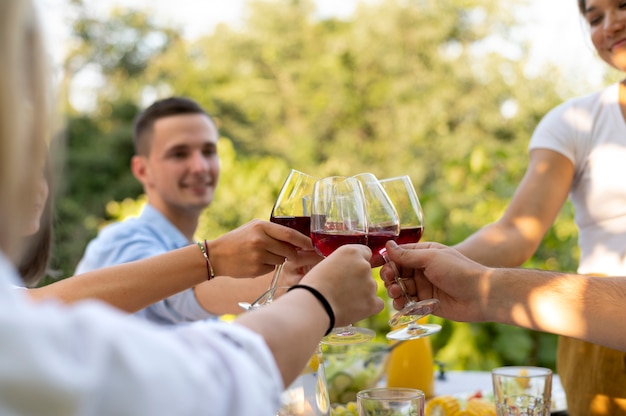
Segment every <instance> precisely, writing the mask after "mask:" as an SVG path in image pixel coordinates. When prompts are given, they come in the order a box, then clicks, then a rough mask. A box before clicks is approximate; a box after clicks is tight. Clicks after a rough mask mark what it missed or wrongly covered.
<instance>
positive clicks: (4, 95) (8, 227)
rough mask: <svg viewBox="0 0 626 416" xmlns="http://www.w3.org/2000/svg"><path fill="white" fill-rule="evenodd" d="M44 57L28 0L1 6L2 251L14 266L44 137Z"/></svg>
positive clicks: (3, 1)
mask: <svg viewBox="0 0 626 416" xmlns="http://www.w3.org/2000/svg"><path fill="white" fill-rule="evenodd" d="M48 76H49V70H48V66H47V57H46V54H45V52H44V47H43V41H42V37H41V29H40V25H39V22H38V20H37V14H36V11H35V8H34V5H33V2H32V1H31V0H0V250H1V251H2V252H3V253H4V254H5V255H7V256H8V257H9V258H10V259H11V260H12V261H14V262H17V261H18V259H19V256H20V251H21V245H22V244H21V241H22V240H23V238H22V221H21V216H20V215H21V213H23V212H25V211H26V210H25V204H27V203H28V201H30V192H29V190H33V189H34V186H35V180H36V179H37V175H38V172H36V170H35V169H31V167H32V166H33V165H34V163H33V160H35V159H36V158H43V157H44V155H45V152H46V138H47V137H48V121H49V113H50V112H49V101H48V97H49V94H48V82H47V81H48Z"/></svg>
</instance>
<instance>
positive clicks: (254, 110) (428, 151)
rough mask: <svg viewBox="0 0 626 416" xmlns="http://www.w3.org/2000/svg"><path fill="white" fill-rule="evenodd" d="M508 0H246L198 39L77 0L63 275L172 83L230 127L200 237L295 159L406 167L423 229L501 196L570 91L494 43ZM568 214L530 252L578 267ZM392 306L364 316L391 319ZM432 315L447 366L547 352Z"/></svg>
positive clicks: (510, 332)
mask: <svg viewBox="0 0 626 416" xmlns="http://www.w3.org/2000/svg"><path fill="white" fill-rule="evenodd" d="M515 4H516V3H515V2H494V1H492V0H436V1H435V0H384V1H380V2H374V3H362V4H361V5H360V6H359V7H358V8H357V10H356V12H355V14H354V16H352V17H351V18H349V19H336V18H328V19H320V18H318V17H316V15H315V14H314V5H313V3H312V2H311V1H310V0H272V1H270V0H267V1H251V2H250V3H249V4H248V8H247V13H246V16H247V18H246V20H245V22H244V24H243V25H242V26H241V27H229V26H227V25H220V26H218V27H217V29H216V30H215V32H214V33H213V34H211V35H208V36H205V37H202V38H199V39H196V40H193V41H190V40H186V39H184V38H182V37H181V36H180V35H179V34H178V33H179V31H178V30H177V29H176V28H170V27H159V26H158V25H157V24H156V23H155V22H154V19H152V18H151V16H149V15H148V14H146V13H145V12H142V11H138V10H124V9H118V10H115V11H114V12H113V13H112V14H111V15H110V16H106V17H94V15H93V14H91V12H90V9H89V8H88V7H87V5H86V3H85V4H84V3H83V2H82V1H80V0H72V5H73V8H74V9H73V10H74V14H75V17H76V18H75V19H74V21H73V30H74V44H73V49H72V50H71V51H70V53H69V54H68V56H67V59H66V61H65V68H64V69H65V75H64V79H63V83H62V86H63V88H64V92H65V95H64V96H65V97H69V91H70V88H71V87H72V82H73V80H74V78H75V77H76V75H77V74H80V73H81V72H82V71H85V70H87V69H88V70H90V71H92V72H94V71H95V73H97V74H98V77H97V79H100V80H102V82H99V83H98V85H97V86H96V87H94V90H95V92H94V95H93V102H92V103H91V107H89V108H87V109H85V108H74V107H73V106H72V105H71V103H70V101H69V100H68V101H66V103H65V104H66V105H65V113H66V115H67V120H68V121H67V135H66V136H67V150H66V152H67V153H66V171H65V172H64V173H65V175H64V180H63V181H62V182H60V186H59V187H58V188H59V189H58V191H59V192H58V196H59V197H58V205H57V225H56V229H57V236H56V245H55V256H54V260H55V263H54V267H55V268H56V269H58V270H60V271H61V274H62V275H63V276H69V275H71V273H72V270H73V268H74V267H75V265H76V263H77V261H78V260H79V258H80V256H81V254H82V251H83V249H84V247H85V245H86V243H87V242H88V240H89V239H90V238H92V237H94V236H95V234H96V233H97V230H98V228H99V227H100V226H101V225H102V224H104V223H106V222H108V221H112V220H117V219H119V218H123V217H125V216H127V215H129V214H130V213H133V212H136V211H137V204H141V203H143V199H142V198H141V188H140V186H139V184H138V183H137V182H136V181H134V179H133V177H132V176H131V174H130V170H129V160H130V157H131V155H132V145H131V137H130V136H131V121H132V118H133V117H134V115H135V114H136V112H137V111H138V110H139V109H140V108H141V107H142V106H144V105H147V104H149V103H150V102H151V101H152V99H154V98H161V97H164V96H167V95H172V94H173V95H183V96H188V97H191V98H193V99H195V100H197V101H199V102H200V103H201V104H202V105H203V106H204V107H205V108H206V109H207V110H208V111H209V112H210V113H211V114H212V115H213V116H214V117H215V119H216V121H217V123H218V125H219V128H220V131H221V134H222V136H223V137H222V139H221V140H220V143H219V153H220V157H221V163H222V175H221V179H220V185H219V187H218V191H217V196H216V198H215V202H214V203H213V204H212V205H211V206H210V207H209V208H208V209H207V211H206V214H205V215H203V217H202V220H201V226H200V228H199V230H198V236H199V237H202V238H213V237H216V236H218V235H220V234H222V233H224V232H226V231H228V230H230V229H232V228H234V227H237V226H239V225H241V224H243V223H245V222H247V221H249V220H251V219H252V218H268V215H269V212H270V210H271V206H272V203H273V201H274V199H275V198H276V196H277V194H278V191H279V188H280V186H281V184H282V181H283V179H284V178H285V177H286V175H287V173H288V171H289V169H290V168H296V169H299V170H302V171H305V172H308V173H310V174H313V175H315V176H319V177H321V176H326V175H331V174H355V173H358V172H362V171H370V172H373V173H375V174H376V175H377V176H379V177H381V178H382V177H389V176H396V175H400V174H409V175H410V176H411V178H412V180H413V182H414V184H415V186H416V188H417V190H418V192H419V195H420V198H421V202H422V204H423V208H424V212H425V218H426V232H425V237H424V238H425V239H426V240H433V241H438V242H442V243H446V244H454V243H456V242H459V241H460V240H462V239H464V238H465V237H467V236H468V235H470V234H471V233H472V232H474V231H476V230H477V229H479V228H480V227H481V226H483V225H485V224H487V223H489V222H491V221H494V220H495V219H497V218H498V216H499V215H500V214H501V213H502V211H503V210H504V209H505V207H506V205H507V202H508V200H509V198H510V197H511V195H512V194H513V192H514V190H515V188H516V185H517V183H518V182H519V181H520V179H521V177H522V175H523V173H524V170H525V167H526V163H527V145H528V141H529V138H530V135H531V133H532V131H533V129H534V127H535V126H536V124H537V123H538V121H539V120H540V119H541V117H542V116H543V115H544V114H545V113H546V112H547V111H548V110H549V109H550V108H552V107H553V106H555V105H556V104H558V103H559V102H561V101H562V100H563V98H564V97H563V91H562V89H561V90H559V92H560V93H561V95H559V93H557V85H559V82H558V77H559V73H558V70H557V69H556V68H546V69H545V76H541V77H536V78H534V79H529V78H528V77H527V76H526V75H525V72H524V65H525V63H526V57H527V54H526V49H525V47H524V45H512V44H504V45H505V49H515V50H516V51H517V52H518V55H519V57H518V58H515V59H512V58H510V57H509V56H511V54H510V53H505V52H511V51H510V50H506V51H500V50H494V49H491V48H489V47H488V45H489V40H490V39H491V40H492V39H494V38H495V37H498V38H500V39H505V40H506V39H509V38H510V33H511V31H512V30H514V29H515V24H516V22H515V20H514V17H513V14H514V5H515ZM506 45H508V46H506ZM501 52H502V53H501ZM566 94H567V92H565V95H566ZM115 201H120V202H115ZM107 207H108V208H107ZM572 217H573V212H572V209H571V207H570V206H569V205H567V206H566V208H565V209H564V210H563V212H562V213H561V215H560V216H559V218H558V220H557V222H556V224H555V225H554V227H553V228H552V229H551V230H550V232H549V233H548V234H547V235H546V237H545V240H544V243H543V244H542V245H541V247H540V248H539V250H538V251H537V253H536V255H535V256H534V257H533V258H532V259H530V260H529V261H528V263H527V266H529V267H535V268H546V269H552V270H567V271H571V270H575V268H576V263H577V258H578V252H577V248H576V228H575V226H574V224H573V221H572ZM374 273H375V274H376V273H377V272H374ZM380 293H381V296H385V294H384V293H385V292H384V288H382V286H381V290H380ZM389 313H390V311H389V310H385V311H384V312H383V313H381V314H380V315H378V316H376V317H372V318H370V319H369V320H367V321H365V322H361V323H360V324H361V325H367V326H369V327H372V328H375V329H376V330H377V331H378V332H379V333H380V334H381V337H382V336H383V334H384V333H385V332H386V331H387V330H388V326H387V318H388V316H389ZM433 320H435V321H438V322H441V323H442V325H443V327H444V328H443V331H442V332H441V333H440V334H439V335H437V336H434V337H432V341H433V345H434V348H435V351H436V358H437V359H438V360H441V361H445V362H446V363H448V368H455V369H483V370H486V369H490V368H492V367H495V366H498V365H510V364H519V363H525V364H536V365H542V366H548V367H554V360H555V340H556V338H555V337H554V336H552V335H547V334H542V333H535V332H532V331H527V330H523V329H519V328H513V327H510V326H505V325H498V324H491V323H487V324H463V323H453V322H447V321H446V322H443V321H442V320H440V319H437V318H433Z"/></svg>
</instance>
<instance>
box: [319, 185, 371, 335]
mask: <svg viewBox="0 0 626 416" xmlns="http://www.w3.org/2000/svg"><path fill="white" fill-rule="evenodd" d="M367 227H368V225H367V213H366V208H365V200H364V196H363V190H362V187H361V184H360V182H359V181H358V180H357V179H355V178H350V177H343V176H332V177H328V178H324V179H320V180H318V181H317V182H315V185H314V187H313V194H312V196H311V239H312V240H313V245H314V246H315V249H316V250H317V252H318V253H319V254H320V255H322V256H324V257H326V256H328V255H330V254H331V253H332V252H333V251H335V250H336V249H337V248H338V247H340V246H342V245H345V244H363V245H367V229H368V228H367ZM374 335H375V332H374V331H372V330H371V329H367V328H358V327H353V326H347V327H337V328H335V329H333V331H332V332H331V333H330V334H328V335H327V336H326V337H324V338H322V342H323V343H325V344H339V345H341V344H353V343H361V342H365V341H369V340H370V339H372V338H373V337H374Z"/></svg>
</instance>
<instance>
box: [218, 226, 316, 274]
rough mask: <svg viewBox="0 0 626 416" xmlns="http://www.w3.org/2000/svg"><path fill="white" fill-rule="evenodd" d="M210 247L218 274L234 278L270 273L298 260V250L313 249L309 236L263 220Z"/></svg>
mask: <svg viewBox="0 0 626 416" xmlns="http://www.w3.org/2000/svg"><path fill="white" fill-rule="evenodd" d="M208 245H209V256H210V259H211V264H212V265H213V270H214V271H215V274H216V275H222V276H232V277H256V276H260V275H263V274H266V273H269V272H271V271H272V270H273V269H274V267H275V266H276V265H278V264H281V263H283V262H284V261H285V260H286V259H287V260H295V259H297V258H298V249H302V250H312V249H313V245H312V243H311V239H310V238H309V237H307V236H305V235H303V234H301V233H300V232H298V231H296V230H293V229H291V228H289V227H285V226H282V225H279V224H274V223H271V222H269V221H263V220H252V221H250V222H248V223H247V224H244V225H242V226H241V227H238V228H236V229H234V230H232V231H230V232H228V233H226V234H224V235H222V236H221V237H219V238H217V239H215V240H212V241H209V242H208Z"/></svg>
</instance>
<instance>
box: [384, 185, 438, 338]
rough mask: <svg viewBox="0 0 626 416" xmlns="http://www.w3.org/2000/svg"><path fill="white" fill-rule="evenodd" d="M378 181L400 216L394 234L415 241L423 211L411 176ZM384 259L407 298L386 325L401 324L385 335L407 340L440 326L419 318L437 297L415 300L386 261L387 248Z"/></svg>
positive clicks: (399, 240) (403, 240)
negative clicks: (423, 321)
mask: <svg viewBox="0 0 626 416" xmlns="http://www.w3.org/2000/svg"><path fill="white" fill-rule="evenodd" d="M380 184H381V186H382V187H383V189H384V190H385V192H386V193H387V196H388V197H389V199H390V200H391V202H392V203H393V206H394V207H395V209H396V211H397V213H398V216H399V218H400V235H399V236H398V238H397V240H396V241H397V243H398V244H408V243H417V242H418V241H419V240H420V239H421V238H422V234H423V232H424V213H423V211H422V206H421V205H420V202H419V199H418V197H417V192H415V188H414V187H413V183H412V182H411V178H410V177H408V176H406V175H405V176H398V177H395V178H388V179H381V180H380ZM382 254H383V257H384V258H385V261H387V262H388V263H389V264H391V266H392V267H393V269H394V270H395V271H396V282H397V283H398V285H399V286H400V289H401V290H402V295H403V296H404V298H405V300H406V302H405V305H404V308H402V310H400V311H398V312H396V313H395V314H394V315H393V316H392V317H391V319H390V320H389V326H391V327H392V328H393V327H400V326H402V327H403V328H400V329H397V330H394V331H391V332H390V333H388V334H387V338H389V339H393V340H406V339H415V338H421V337H425V336H428V335H432V334H434V333H437V332H439V331H440V330H441V325H437V324H420V323H419V322H418V320H419V319H420V318H422V317H424V316H426V315H429V314H431V313H432V312H433V311H434V310H435V308H436V307H437V306H438V305H439V300H438V299H426V300H422V301H419V302H417V301H414V300H413V299H412V298H411V296H409V294H408V293H407V290H406V286H405V284H404V280H403V279H402V278H401V277H400V276H399V274H398V272H397V269H396V267H395V264H394V263H393V262H391V261H389V259H388V257H387V254H386V252H384V253H382Z"/></svg>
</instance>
